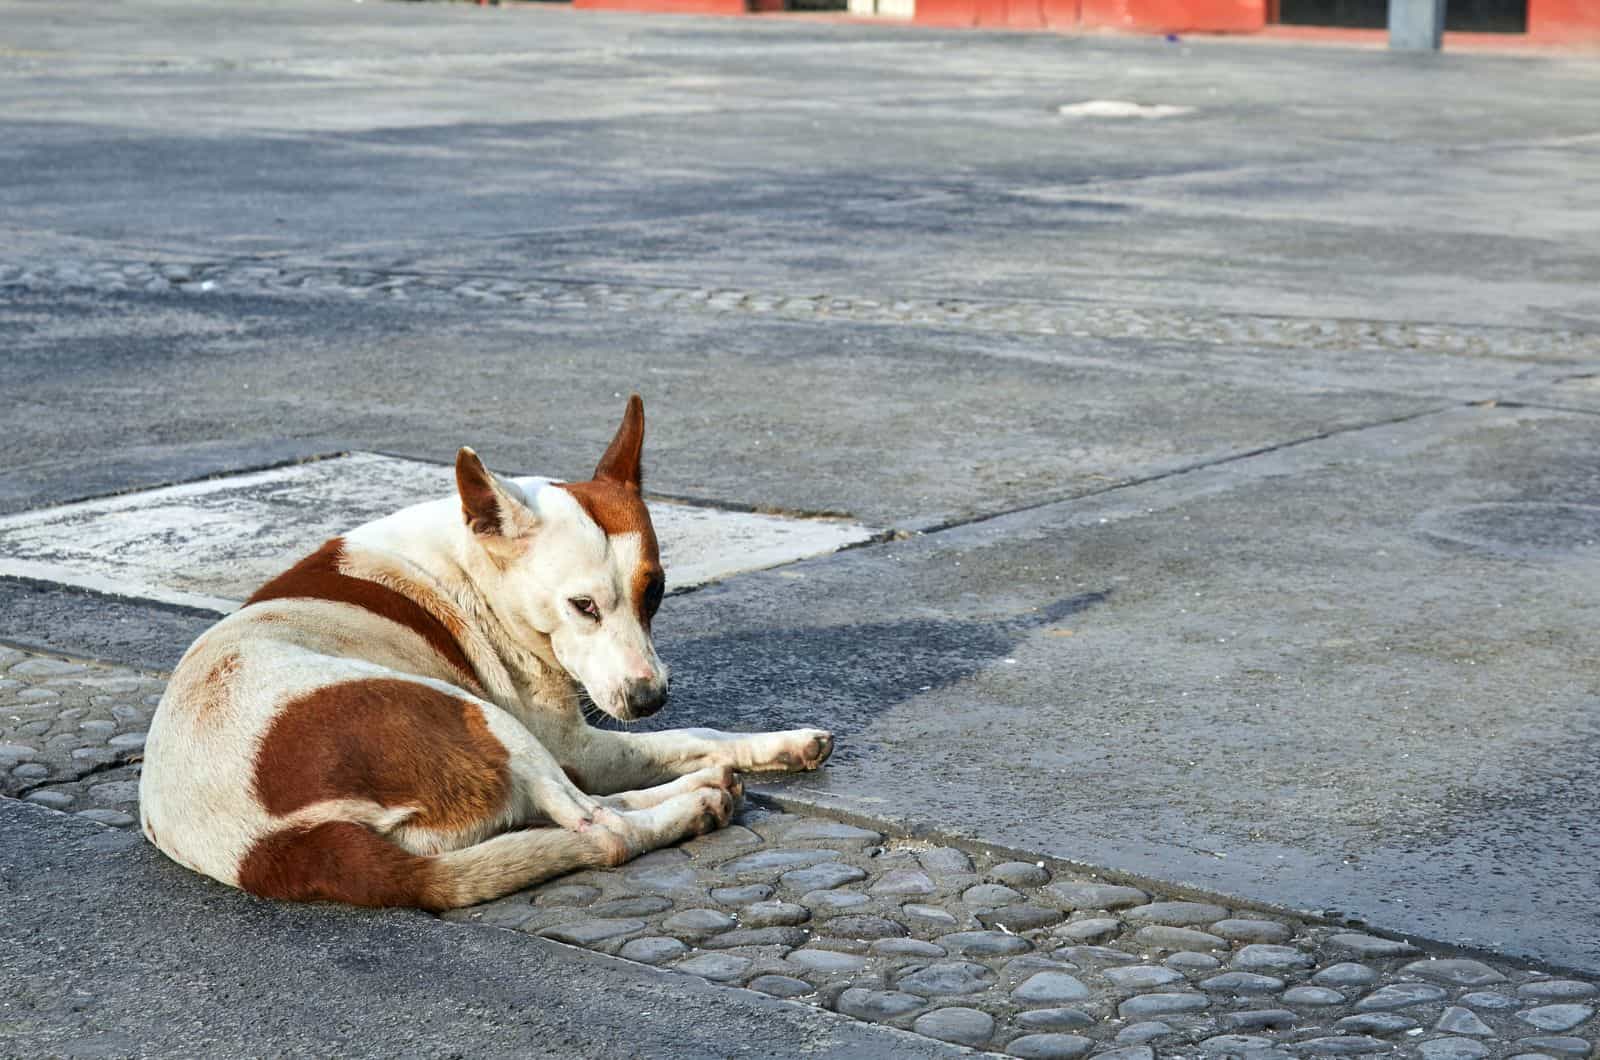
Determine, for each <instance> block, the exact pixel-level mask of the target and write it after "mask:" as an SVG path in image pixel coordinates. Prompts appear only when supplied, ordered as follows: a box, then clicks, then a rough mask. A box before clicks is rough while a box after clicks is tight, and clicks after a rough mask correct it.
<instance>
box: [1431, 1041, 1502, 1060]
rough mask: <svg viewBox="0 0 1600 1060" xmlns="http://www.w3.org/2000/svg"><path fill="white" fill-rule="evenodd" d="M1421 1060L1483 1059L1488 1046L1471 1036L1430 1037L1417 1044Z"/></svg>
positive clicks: (1487, 1053) (1487, 1051)
mask: <svg viewBox="0 0 1600 1060" xmlns="http://www.w3.org/2000/svg"><path fill="white" fill-rule="evenodd" d="M1417 1051H1418V1052H1419V1053H1421V1054H1422V1060H1483V1058H1484V1057H1486V1056H1488V1055H1489V1047H1488V1046H1486V1045H1484V1044H1483V1043H1482V1042H1480V1041H1474V1040H1473V1039H1471V1038H1430V1039H1428V1040H1427V1041H1425V1042H1423V1043H1421V1044H1420V1045H1418V1046H1417Z"/></svg>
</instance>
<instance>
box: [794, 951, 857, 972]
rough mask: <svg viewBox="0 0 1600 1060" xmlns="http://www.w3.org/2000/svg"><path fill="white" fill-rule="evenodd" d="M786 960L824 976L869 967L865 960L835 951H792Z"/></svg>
mask: <svg viewBox="0 0 1600 1060" xmlns="http://www.w3.org/2000/svg"><path fill="white" fill-rule="evenodd" d="M784 960H786V961H788V962H789V963H790V964H794V965H798V966H799V967H801V968H804V969H805V970H806V971H809V972H818V973H820V974H822V975H837V974H840V973H842V972H859V971H860V970H861V969H863V968H865V967H866V966H867V962H866V959H865V958H862V957H857V956H855V955H853V954H849V953H837V952H835V951H833V950H813V949H801V950H791V951H790V952H789V955H788V956H787V957H785V958H784Z"/></svg>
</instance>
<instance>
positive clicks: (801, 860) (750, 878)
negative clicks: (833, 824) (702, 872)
mask: <svg viewBox="0 0 1600 1060" xmlns="http://www.w3.org/2000/svg"><path fill="white" fill-rule="evenodd" d="M838 860H839V852H838V851H837V850H757V851H755V852H754V853H751V854H743V855H741V856H739V857H736V858H734V859H733V860H732V861H730V862H728V863H727V864H726V865H724V866H722V871H723V872H725V873H728V874H729V875H731V876H733V877H735V878H737V879H738V880H739V881H740V882H757V881H764V880H773V879H777V878H778V877H779V876H781V875H782V874H783V873H785V872H788V871H790V870H791V869H802V868H806V867H808V866H811V865H820V864H822V863H824V862H828V861H838Z"/></svg>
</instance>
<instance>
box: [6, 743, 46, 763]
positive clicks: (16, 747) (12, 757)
mask: <svg viewBox="0 0 1600 1060" xmlns="http://www.w3.org/2000/svg"><path fill="white" fill-rule="evenodd" d="M38 753H39V749H38V748H37V747H30V746H28V745H27V744H25V743H0V761H6V762H18V761H21V760H22V759H24V758H32V757H33V756H34V755H36V754H38Z"/></svg>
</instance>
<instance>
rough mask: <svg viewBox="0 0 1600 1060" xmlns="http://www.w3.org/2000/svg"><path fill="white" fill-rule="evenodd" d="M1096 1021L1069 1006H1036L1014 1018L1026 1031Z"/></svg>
mask: <svg viewBox="0 0 1600 1060" xmlns="http://www.w3.org/2000/svg"><path fill="white" fill-rule="evenodd" d="M1096 1022H1097V1021H1096V1020H1095V1018H1094V1017H1093V1016H1091V1015H1089V1014H1088V1013H1087V1012H1085V1011H1083V1010H1082V1009H1077V1008H1070V1007H1065V1008H1036V1009H1033V1010H1032V1011H1029V1012H1019V1013H1017V1019H1016V1023H1017V1026H1018V1027H1021V1028H1022V1029H1023V1030H1028V1031H1071V1030H1077V1029H1078V1028H1080V1027H1093V1026H1094V1025H1095V1023H1096ZM1162 1026H1166V1025H1165V1024H1162Z"/></svg>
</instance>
